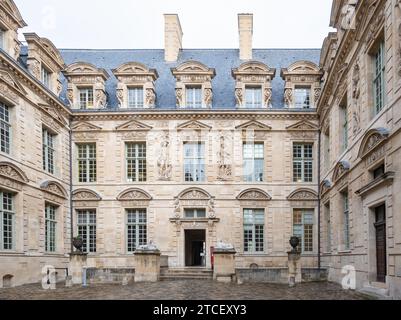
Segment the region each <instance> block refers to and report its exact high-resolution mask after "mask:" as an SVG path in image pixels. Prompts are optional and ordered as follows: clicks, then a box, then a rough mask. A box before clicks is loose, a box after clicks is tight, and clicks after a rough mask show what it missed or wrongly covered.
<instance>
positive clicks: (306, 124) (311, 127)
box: [286, 120, 319, 131]
mask: <svg viewBox="0 0 401 320" xmlns="http://www.w3.org/2000/svg"><path fill="white" fill-rule="evenodd" d="M286 129H287V130H288V131H315V130H319V127H318V126H317V125H315V124H314V123H312V122H310V121H307V120H303V121H299V122H297V123H295V124H293V125H290V126H288V127H286Z"/></svg>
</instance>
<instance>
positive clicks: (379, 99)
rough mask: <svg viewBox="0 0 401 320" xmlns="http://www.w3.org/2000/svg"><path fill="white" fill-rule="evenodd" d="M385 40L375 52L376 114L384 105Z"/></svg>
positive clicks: (374, 86) (374, 94)
mask: <svg viewBox="0 0 401 320" xmlns="http://www.w3.org/2000/svg"><path fill="white" fill-rule="evenodd" d="M384 50H385V49H384V42H381V43H380V44H379V47H378V49H377V52H376V53H375V54H374V78H373V99H374V104H375V114H377V113H379V112H380V110H382V109H383V107H384V103H385V101H384V99H385V93H384V71H385V66H386V64H385V60H384Z"/></svg>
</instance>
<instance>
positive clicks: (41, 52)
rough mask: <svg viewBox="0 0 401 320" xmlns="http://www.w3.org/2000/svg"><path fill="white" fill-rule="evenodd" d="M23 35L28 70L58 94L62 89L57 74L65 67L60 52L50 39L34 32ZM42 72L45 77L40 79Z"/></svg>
mask: <svg viewBox="0 0 401 320" xmlns="http://www.w3.org/2000/svg"><path fill="white" fill-rule="evenodd" d="M24 36H25V40H26V42H27V43H28V58H27V65H28V69H29V71H30V72H31V74H32V75H33V76H34V77H35V78H36V79H38V80H39V81H40V82H42V83H43V84H44V85H45V86H47V87H48V89H49V90H51V91H53V92H54V93H55V94H56V95H59V94H60V92H61V90H62V84H61V81H60V79H59V75H60V72H61V70H64V69H65V67H66V65H65V63H64V60H63V58H62V56H61V54H60V52H59V51H58V49H57V48H56V47H55V45H54V44H53V43H52V42H51V41H50V40H48V39H46V38H40V37H39V36H38V35H37V34H36V33H25V34H24ZM44 73H45V74H46V75H47V79H42V77H43V74H44Z"/></svg>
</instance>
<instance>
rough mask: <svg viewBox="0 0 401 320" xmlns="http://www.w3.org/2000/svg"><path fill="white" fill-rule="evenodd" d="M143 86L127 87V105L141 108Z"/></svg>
mask: <svg viewBox="0 0 401 320" xmlns="http://www.w3.org/2000/svg"><path fill="white" fill-rule="evenodd" d="M143 106H144V104H143V88H129V89H128V107H129V108H143Z"/></svg>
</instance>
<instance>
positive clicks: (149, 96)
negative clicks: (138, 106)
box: [146, 89, 156, 108]
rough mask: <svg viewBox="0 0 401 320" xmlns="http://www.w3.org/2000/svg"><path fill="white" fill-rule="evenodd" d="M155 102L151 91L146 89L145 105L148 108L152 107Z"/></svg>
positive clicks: (154, 96) (153, 93)
mask: <svg viewBox="0 0 401 320" xmlns="http://www.w3.org/2000/svg"><path fill="white" fill-rule="evenodd" d="M155 102H156V95H155V92H154V91H153V90H152V89H146V105H147V106H148V107H151V108H152V107H154V105H155Z"/></svg>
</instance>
